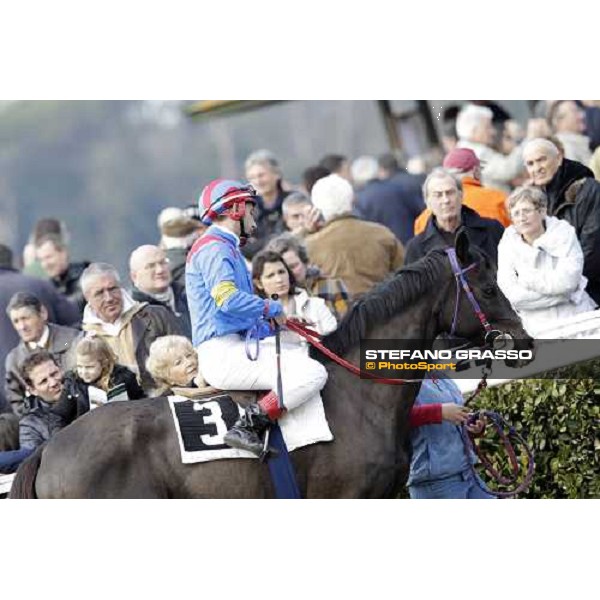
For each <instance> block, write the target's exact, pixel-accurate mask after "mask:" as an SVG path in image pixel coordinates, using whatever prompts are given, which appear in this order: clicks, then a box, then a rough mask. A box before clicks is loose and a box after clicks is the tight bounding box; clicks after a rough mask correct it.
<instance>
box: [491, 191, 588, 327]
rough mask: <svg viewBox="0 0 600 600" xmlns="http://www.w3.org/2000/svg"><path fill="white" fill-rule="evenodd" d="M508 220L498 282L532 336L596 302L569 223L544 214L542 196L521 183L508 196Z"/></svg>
mask: <svg viewBox="0 0 600 600" xmlns="http://www.w3.org/2000/svg"><path fill="white" fill-rule="evenodd" d="M507 203H508V210H509V213H510V218H511V220H512V225H511V226H510V227H508V228H507V229H506V231H505V232H504V235H503V237H502V240H501V241H500V244H499V246H498V285H499V287H500V289H501V290H502V291H503V292H504V295H505V296H506V297H507V298H508V300H509V301H510V303H511V304H512V306H513V308H514V309H515V310H516V311H517V312H518V313H519V315H520V317H521V319H522V321H523V325H524V326H525V329H526V330H527V331H528V333H529V334H530V335H531V336H533V337H536V336H538V335H539V334H542V332H543V331H544V330H547V329H550V328H552V327H554V326H556V322H557V321H559V320H561V319H564V318H566V317H570V316H572V315H575V314H577V313H581V312H585V311H589V310H593V309H594V308H596V304H595V303H594V301H593V300H592V299H591V298H590V297H589V296H588V294H587V293H586V291H585V287H586V285H587V279H586V278H585V277H584V276H583V274H582V273H583V252H582V250H581V245H580V244H579V241H578V239H577V236H576V234H575V229H574V228H573V227H572V226H571V225H570V224H569V223H567V221H563V220H560V219H557V218H556V217H550V216H548V215H547V214H546V207H547V203H548V202H547V197H546V194H545V193H544V192H543V191H542V190H540V189H539V188H536V187H533V186H522V187H519V188H517V189H516V190H515V191H514V192H512V194H511V195H510V196H509V197H508V200H507Z"/></svg>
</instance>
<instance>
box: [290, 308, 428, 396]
mask: <svg viewBox="0 0 600 600" xmlns="http://www.w3.org/2000/svg"><path fill="white" fill-rule="evenodd" d="M285 324H286V327H287V328H288V329H289V330H290V331H293V332H294V333H297V334H298V335H299V336H301V337H303V338H304V339H305V340H306V341H307V342H308V343H309V344H311V345H312V346H313V347H314V348H316V349H317V350H319V352H322V353H323V354H324V355H325V356H327V357H328V358H330V359H331V360H332V361H334V362H335V363H337V364H338V365H340V366H341V367H344V369H347V370H348V371H350V373H353V374H354V375H358V376H359V377H364V378H366V379H372V380H373V381H374V382H375V383H383V384H386V385H404V384H406V383H421V381H422V379H388V378H386V377H379V376H378V375H375V374H373V373H369V372H367V371H363V370H362V369H361V368H360V367H357V366H356V365H353V364H352V363H351V362H350V361H347V360H345V359H344V358H342V357H341V356H338V355H337V354H336V353H335V352H332V351H331V350H329V348H326V347H325V346H324V345H323V344H322V343H321V342H320V341H319V340H320V339H321V336H320V335H319V334H318V333H317V332H316V331H315V330H314V329H310V328H309V327H307V326H306V325H304V324H303V323H300V321H297V320H295V319H288V320H287V321H286V323H285Z"/></svg>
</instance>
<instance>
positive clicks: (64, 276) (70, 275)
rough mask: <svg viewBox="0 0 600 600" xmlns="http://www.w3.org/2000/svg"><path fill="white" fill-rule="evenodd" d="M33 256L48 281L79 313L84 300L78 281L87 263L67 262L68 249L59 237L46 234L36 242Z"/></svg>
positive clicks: (82, 307) (83, 305)
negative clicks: (75, 306)
mask: <svg viewBox="0 0 600 600" xmlns="http://www.w3.org/2000/svg"><path fill="white" fill-rule="evenodd" d="M35 256H36V258H37V259H38V260H39V261H40V264H41V265H42V269H44V271H45V272H46V273H47V274H48V276H49V277H50V281H51V282H52V284H53V285H54V287H55V288H56V289H57V291H59V292H60V293H61V294H64V295H65V296H66V297H67V298H68V299H69V300H71V301H72V302H75V303H76V304H77V306H78V307H79V310H80V311H81V313H83V309H84V307H85V299H84V298H83V294H82V293H81V286H80V285H79V279H80V277H81V274H82V273H83V271H84V269H85V268H86V267H87V266H88V265H89V264H90V263H89V262H80V263H72V262H70V261H69V249H68V247H67V245H66V243H65V242H64V241H63V239H62V238H61V237H60V236H59V235H54V234H48V235H45V236H42V237H41V238H40V239H39V240H37V242H36V245H35Z"/></svg>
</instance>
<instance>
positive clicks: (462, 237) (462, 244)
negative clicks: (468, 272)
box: [454, 227, 473, 264]
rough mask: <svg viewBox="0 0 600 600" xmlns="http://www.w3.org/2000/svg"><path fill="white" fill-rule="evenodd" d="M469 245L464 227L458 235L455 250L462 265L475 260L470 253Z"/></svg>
mask: <svg viewBox="0 0 600 600" xmlns="http://www.w3.org/2000/svg"><path fill="white" fill-rule="evenodd" d="M469 245H470V242H469V236H468V235H467V232H466V231H465V229H464V227H461V228H460V229H459V231H458V233H457V234H456V241H455V242H454V248H455V250H456V256H457V258H458V260H459V261H460V262H461V263H462V264H466V263H468V262H470V261H471V260H472V259H473V257H472V256H471V253H470V252H469Z"/></svg>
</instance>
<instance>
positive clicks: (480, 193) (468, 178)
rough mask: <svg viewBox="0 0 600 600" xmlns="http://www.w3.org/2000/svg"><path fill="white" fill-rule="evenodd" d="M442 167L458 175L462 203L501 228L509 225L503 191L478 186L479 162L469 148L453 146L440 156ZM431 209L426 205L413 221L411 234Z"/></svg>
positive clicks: (416, 230)
mask: <svg viewBox="0 0 600 600" xmlns="http://www.w3.org/2000/svg"><path fill="white" fill-rule="evenodd" d="M443 166H444V168H445V169H448V171H449V172H450V173H452V174H453V175H455V176H456V177H458V178H459V179H460V181H461V183H462V186H463V204H464V206H468V207H469V208H472V209H473V210H474V211H475V212H476V213H477V214H478V215H479V216H480V217H486V218H488V219H496V221H498V222H500V223H501V224H502V225H504V227H508V225H510V217H509V216H508V211H507V210H506V194H505V193H504V192H502V191H501V190H494V189H492V188H487V187H483V186H482V185H481V163H480V162H479V159H478V158H477V155H476V154H475V152H473V150H469V149H468V148H454V150H452V151H450V152H448V154H447V155H446V157H445V158H444V163H443ZM430 216H431V210H430V209H429V208H426V209H425V210H424V211H423V212H422V213H421V214H420V215H419V218H418V219H417V220H416V221H415V233H416V234H419V233H421V232H422V231H423V230H424V229H425V226H426V225H427V221H428V220H429V217H430Z"/></svg>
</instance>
